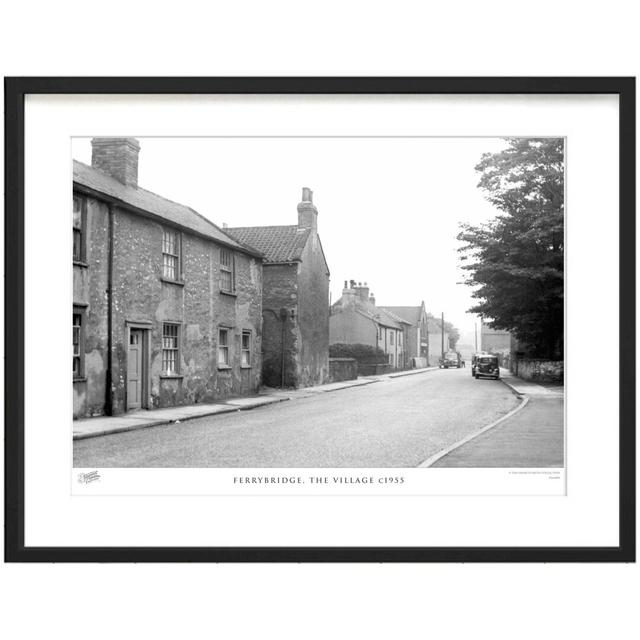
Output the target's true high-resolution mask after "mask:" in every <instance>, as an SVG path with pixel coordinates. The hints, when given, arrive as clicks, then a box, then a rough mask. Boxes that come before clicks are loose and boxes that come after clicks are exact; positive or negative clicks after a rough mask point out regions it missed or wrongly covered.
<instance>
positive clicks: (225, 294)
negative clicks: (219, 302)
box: [220, 289, 238, 298]
mask: <svg viewBox="0 0 640 640" xmlns="http://www.w3.org/2000/svg"><path fill="white" fill-rule="evenodd" d="M220 293H221V294H222V295H224V296H230V297H232V298H237V297H238V294H237V293H236V292H235V291H226V290H225V289H220Z"/></svg>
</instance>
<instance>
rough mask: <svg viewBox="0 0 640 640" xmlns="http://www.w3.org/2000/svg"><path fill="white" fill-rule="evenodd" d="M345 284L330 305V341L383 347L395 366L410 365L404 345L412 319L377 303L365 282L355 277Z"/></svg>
mask: <svg viewBox="0 0 640 640" xmlns="http://www.w3.org/2000/svg"><path fill="white" fill-rule="evenodd" d="M344 284H345V286H344V289H343V291H342V296H341V297H340V299H339V300H338V301H337V302H336V303H335V304H333V305H332V306H331V317H330V318H329V339H330V342H331V344H336V343H345V344H367V345H371V346H372V347H378V348H380V349H382V351H383V352H384V353H385V355H386V357H387V361H388V363H389V364H390V365H391V366H392V367H393V368H394V369H404V368H406V367H408V366H409V364H410V363H409V360H408V355H407V351H406V348H405V345H406V341H407V332H408V329H409V327H410V326H411V323H410V322H408V321H407V320H405V319H403V318H400V317H399V316H397V315H396V314H395V313H392V312H389V311H386V310H385V308H384V307H376V301H375V297H374V296H373V295H369V287H368V286H367V284H366V283H365V284H364V285H362V283H359V284H357V285H356V282H355V281H354V280H351V281H350V283H349V284H347V282H346V281H345V283H344Z"/></svg>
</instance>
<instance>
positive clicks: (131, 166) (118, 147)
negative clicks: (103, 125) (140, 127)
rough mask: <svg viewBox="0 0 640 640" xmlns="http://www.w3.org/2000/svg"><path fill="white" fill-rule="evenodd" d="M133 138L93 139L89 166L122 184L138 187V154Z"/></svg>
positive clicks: (137, 145)
mask: <svg viewBox="0 0 640 640" xmlns="http://www.w3.org/2000/svg"><path fill="white" fill-rule="evenodd" d="M139 152H140V144H139V143H138V141H137V140H136V139H135V138H93V140H91V166H92V167H93V168H94V169H99V170H100V171H102V172H103V173H107V174H109V175H110V176H111V177H112V178H115V179H116V180H118V181H119V182H122V183H123V184H129V185H132V186H134V187H137V186H138V153H139Z"/></svg>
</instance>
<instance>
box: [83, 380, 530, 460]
mask: <svg viewBox="0 0 640 640" xmlns="http://www.w3.org/2000/svg"><path fill="white" fill-rule="evenodd" d="M517 404H518V400H517V398H516V397H515V396H514V394H513V393H512V392H511V391H510V390H509V389H508V388H507V387H506V386H505V385H504V384H503V383H502V382H500V381H498V380H483V379H480V380H475V379H474V378H472V377H471V372H470V370H469V369H468V368H467V369H446V370H445V369H442V370H435V371H428V372H425V373H420V374H416V375H412V376H404V377H400V378H390V379H385V380H383V381H381V382H376V383H374V384H370V385H367V386H361V387H354V388H351V389H344V390H341V391H334V392H331V393H321V394H316V395H313V396H309V397H302V398H297V399H293V400H289V401H286V402H280V403H277V404H273V405H269V406H266V407H261V408H258V409H254V410H251V411H240V412H235V413H230V414H224V415H219V416H209V417H205V418H198V419H195V420H189V421H186V422H183V423H180V424H170V425H165V426H159V427H151V428H149V429H142V430H140V431H130V432H126V433H119V434H113V435H108V436H100V437H97V438H88V439H85V440H77V441H75V442H74V466H75V467H96V468H100V467H415V466H418V465H419V464H420V463H421V462H423V461H424V460H426V459H427V458H429V457H430V456H432V455H433V454H435V453H437V452H438V451H441V450H442V449H444V448H445V447H447V446H448V445H450V444H452V443H454V442H457V441H458V440H460V439H461V438H463V437H465V436H466V435H468V434H470V433H473V432H474V431H476V430H478V429H479V428H481V427H483V426H485V425H487V424H489V423H491V422H493V421H494V420H496V419H498V418H499V417H501V416H503V415H504V414H506V413H508V412H509V411H511V410H512V409H513V408H514V407H515V406H516V405H517Z"/></svg>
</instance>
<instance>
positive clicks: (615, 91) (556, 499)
mask: <svg viewBox="0 0 640 640" xmlns="http://www.w3.org/2000/svg"><path fill="white" fill-rule="evenodd" d="M5 130H6V142H5V166H6V194H7V195H6V207H5V224H6V247H5V249H6V256H7V259H6V280H5V281H6V307H5V308H6V314H5V323H6V327H7V331H6V342H5V348H6V353H7V358H6V369H5V373H6V377H5V380H6V383H5V384H6V398H7V401H6V416H5V431H6V444H7V448H6V514H5V515H6V539H5V557H6V559H7V560H9V561H25V562H28V561H71V562H79V561H113V562H127V561H136V562H137V561H143V562H145V561H148V562H158V561H160V562H176V561H189V562H192V561H213V562H256V561H260V562H275V561H278V562H300V561H305V562H380V561H384V562H425V561H432V562H456V561H463V562H504V561H517V562H536V561H540V562H575V561H600V562H605V561H606V562H631V561H634V560H635V435H634V426H635V392H634V388H635V372H634V367H635V360H634V353H635V338H634V333H635V280H634V270H635V244H634V237H635V183H634V177H635V143H634V140H635V80H634V79H633V78H8V79H6V80H5ZM65 212H66V213H65ZM69 228H70V229H71V234H69ZM69 320H71V324H70V323H69ZM69 352H71V354H72V367H71V370H69V367H68V354H69ZM65 362H67V364H66V365H65V364H64V363H65Z"/></svg>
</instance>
